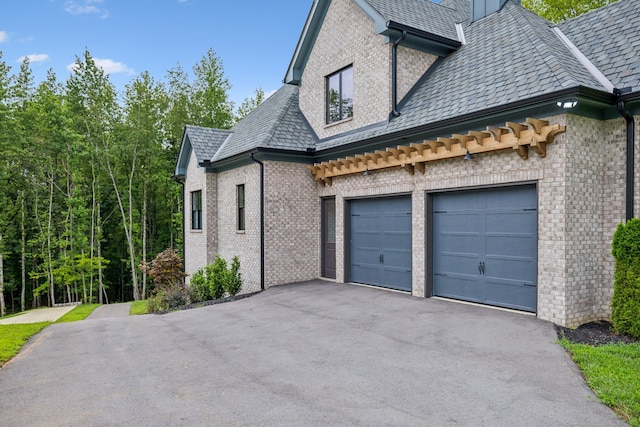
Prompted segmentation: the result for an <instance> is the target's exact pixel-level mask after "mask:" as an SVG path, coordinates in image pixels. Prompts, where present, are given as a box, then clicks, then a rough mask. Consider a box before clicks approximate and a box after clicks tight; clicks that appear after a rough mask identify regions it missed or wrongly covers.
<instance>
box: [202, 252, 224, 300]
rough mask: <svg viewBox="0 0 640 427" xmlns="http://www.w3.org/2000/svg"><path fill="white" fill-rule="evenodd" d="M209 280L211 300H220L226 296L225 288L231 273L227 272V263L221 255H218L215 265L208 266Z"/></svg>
mask: <svg viewBox="0 0 640 427" xmlns="http://www.w3.org/2000/svg"><path fill="white" fill-rule="evenodd" d="M207 268H208V270H207V279H208V280H209V286H210V289H211V291H210V292H211V298H213V299H214V300H215V299H220V298H222V297H223V296H224V286H225V283H226V281H227V277H228V275H229V273H228V272H227V261H225V260H224V258H222V257H221V256H220V255H216V259H215V260H214V261H213V264H211V265H208V266H207Z"/></svg>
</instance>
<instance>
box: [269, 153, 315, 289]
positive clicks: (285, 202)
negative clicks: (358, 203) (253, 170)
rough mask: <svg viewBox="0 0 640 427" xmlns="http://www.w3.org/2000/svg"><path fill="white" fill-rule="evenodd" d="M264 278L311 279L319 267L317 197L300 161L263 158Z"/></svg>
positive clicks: (278, 280) (273, 280)
mask: <svg viewBox="0 0 640 427" xmlns="http://www.w3.org/2000/svg"><path fill="white" fill-rule="evenodd" d="M265 187H266V188H267V189H268V191H267V192H266V194H265V242H266V247H265V259H266V270H265V282H266V285H267V286H274V285H280V284H284V283H293V282H300V281H305V280H311V279H314V278H317V277H318V276H319V270H320V263H319V260H320V255H319V250H320V200H319V198H318V197H317V195H316V192H315V183H314V180H313V177H312V176H311V174H310V173H309V170H308V169H307V168H306V167H304V165H301V164H299V163H286V162H271V161H267V162H265Z"/></svg>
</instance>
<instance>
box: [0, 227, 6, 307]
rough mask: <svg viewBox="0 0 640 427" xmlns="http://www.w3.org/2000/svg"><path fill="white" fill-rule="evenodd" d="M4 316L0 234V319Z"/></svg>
mask: <svg viewBox="0 0 640 427" xmlns="http://www.w3.org/2000/svg"><path fill="white" fill-rule="evenodd" d="M5 314H6V309H5V306H4V249H3V248H2V233H0V317H2V316H4V315H5Z"/></svg>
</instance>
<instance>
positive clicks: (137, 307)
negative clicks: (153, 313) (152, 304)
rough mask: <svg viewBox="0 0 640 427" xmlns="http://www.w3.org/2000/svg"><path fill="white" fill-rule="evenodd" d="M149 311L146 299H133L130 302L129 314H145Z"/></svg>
mask: <svg viewBox="0 0 640 427" xmlns="http://www.w3.org/2000/svg"><path fill="white" fill-rule="evenodd" d="M147 313H149V308H148V306H147V300H146V299H145V300H141V301H133V302H132V303H131V310H130V311H129V314H130V315H132V316H133V315H136V314H147Z"/></svg>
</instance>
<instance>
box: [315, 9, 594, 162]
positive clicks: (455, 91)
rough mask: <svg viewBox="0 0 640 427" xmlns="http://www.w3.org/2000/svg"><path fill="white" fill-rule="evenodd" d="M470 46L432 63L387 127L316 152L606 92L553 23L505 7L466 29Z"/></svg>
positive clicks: (335, 140)
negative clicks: (534, 102)
mask: <svg viewBox="0 0 640 427" xmlns="http://www.w3.org/2000/svg"><path fill="white" fill-rule="evenodd" d="M465 36H466V40H467V44H466V45H464V46H462V47H461V48H460V49H459V50H458V51H456V52H454V53H452V54H451V55H449V56H448V57H446V58H444V59H443V60H442V61H441V62H440V63H439V64H438V63H436V64H434V66H433V67H434V68H433V70H431V71H432V72H431V74H430V75H429V77H428V78H426V79H423V81H421V82H420V83H418V85H416V87H415V88H414V89H415V90H414V92H413V93H412V94H410V96H409V98H408V99H407V100H404V101H403V102H402V103H401V105H400V109H399V110H400V112H401V115H400V116H399V117H397V118H394V119H393V120H392V121H391V122H390V123H389V124H388V125H387V126H384V127H380V128H377V129H366V130H363V132H361V133H356V134H349V135H344V136H342V137H338V138H332V139H328V140H325V141H321V143H320V144H319V145H318V147H317V149H318V150H322V149H327V148H332V147H336V146H340V145H344V144H348V143H352V142H356V141H359V140H362V139H366V138H371V137H375V136H380V135H384V134H386V133H391V132H395V131H401V130H405V129H409V128H412V127H416V126H421V125H427V124H429V123H435V122H438V121H441V120H445V119H449V118H454V117H458V116H461V115H464V114H470V113H474V112H477V111H481V110H485V109H489V108H492V107H497V106H500V105H505V104H509V103H511V102H515V101H519V100H524V99H528V98H533V97H536V96H539V95H544V94H548V93H553V92H556V91H559V90H562V89H567V88H571V87H578V86H585V87H590V88H594V89H599V90H603V91H604V90H606V89H605V88H604V87H602V85H601V84H600V83H599V82H598V81H597V80H596V79H595V78H594V77H593V76H592V75H591V74H590V73H589V72H588V71H587V70H586V69H585V68H584V67H583V66H582V65H581V64H580V62H579V61H578V60H577V59H576V58H575V57H574V56H573V55H572V54H571V53H570V51H569V50H568V48H567V47H566V46H565V45H564V43H562V41H561V40H560V39H559V38H558V37H557V36H556V35H555V34H554V32H553V30H552V29H551V24H550V23H549V22H548V21H546V20H544V19H542V18H540V17H539V16H537V15H535V14H534V13H532V12H530V11H528V10H526V9H524V8H523V7H522V6H520V5H518V4H516V3H514V2H511V1H509V2H507V3H506V4H505V6H504V7H503V8H502V10H500V11H499V12H496V13H494V14H491V15H489V16H487V17H485V18H483V19H481V20H478V21H476V22H474V23H471V24H467V25H466V27H465Z"/></svg>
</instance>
